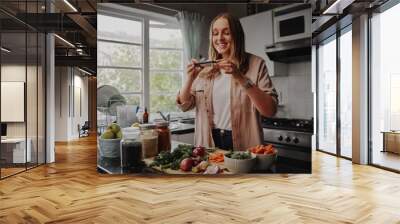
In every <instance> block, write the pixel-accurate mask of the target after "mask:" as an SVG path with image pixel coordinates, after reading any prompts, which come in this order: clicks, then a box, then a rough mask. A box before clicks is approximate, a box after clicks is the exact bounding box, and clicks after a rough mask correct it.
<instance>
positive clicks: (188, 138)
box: [171, 132, 194, 145]
mask: <svg viewBox="0 0 400 224" xmlns="http://www.w3.org/2000/svg"><path fill="white" fill-rule="evenodd" d="M171 139H172V140H175V141H179V142H183V143H187V144H192V145H193V144H194V133H193V132H192V133H187V134H179V135H171Z"/></svg>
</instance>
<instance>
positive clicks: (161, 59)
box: [150, 49, 182, 70]
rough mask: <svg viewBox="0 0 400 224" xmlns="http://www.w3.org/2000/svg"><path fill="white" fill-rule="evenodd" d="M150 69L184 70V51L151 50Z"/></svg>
mask: <svg viewBox="0 0 400 224" xmlns="http://www.w3.org/2000/svg"><path fill="white" fill-rule="evenodd" d="M150 69H171V70H176V69H182V51H170V50H154V49H150Z"/></svg>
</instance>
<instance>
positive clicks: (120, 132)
mask: <svg viewBox="0 0 400 224" xmlns="http://www.w3.org/2000/svg"><path fill="white" fill-rule="evenodd" d="M115 137H116V138H119V139H122V131H119V132H118V133H117V134H116V135H115Z"/></svg>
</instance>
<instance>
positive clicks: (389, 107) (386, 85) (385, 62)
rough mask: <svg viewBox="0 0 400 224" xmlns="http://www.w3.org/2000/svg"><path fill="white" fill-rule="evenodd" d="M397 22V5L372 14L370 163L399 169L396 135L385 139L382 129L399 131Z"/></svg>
mask: <svg viewBox="0 0 400 224" xmlns="http://www.w3.org/2000/svg"><path fill="white" fill-rule="evenodd" d="M399 21H400V4H397V5H395V6H393V7H392V8H390V9H388V10H386V11H384V12H383V13H379V14H375V15H374V16H373V17H372V19H371V29H372V32H371V35H372V37H371V41H372V49H371V52H372V53H371V66H372V72H371V81H370V83H371V101H370V103H371V107H370V108H371V111H370V113H371V123H372V124H371V126H370V127H371V130H370V131H371V135H372V163H373V164H378V165H381V166H384V167H389V168H392V169H395V170H400V156H399V155H398V154H396V153H398V152H399V148H398V146H396V140H395V139H396V137H395V136H396V135H394V134H386V137H388V138H387V139H385V141H384V135H383V133H382V132H390V131H391V130H400V113H399V109H400V106H399V94H400V85H399V82H400V63H399V59H398V58H399V56H398V55H399V51H400V44H399V41H398V40H399V38H400V33H399V32H398V31H397V30H396V29H393V27H397V26H398V25H397V24H398V22H399ZM384 142H385V143H384ZM392 152H395V153H392Z"/></svg>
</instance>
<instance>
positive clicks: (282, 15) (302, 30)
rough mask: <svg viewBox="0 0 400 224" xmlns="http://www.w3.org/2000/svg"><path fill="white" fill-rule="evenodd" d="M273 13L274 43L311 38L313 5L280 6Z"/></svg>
mask: <svg viewBox="0 0 400 224" xmlns="http://www.w3.org/2000/svg"><path fill="white" fill-rule="evenodd" d="M273 15H274V18H273V20H274V22H273V24H274V43H281V42H286V41H293V40H299V39H304V38H311V17H312V12H311V5H309V4H296V5H295V6H293V5H290V6H285V7H280V8H277V9H275V10H274V13H273Z"/></svg>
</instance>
